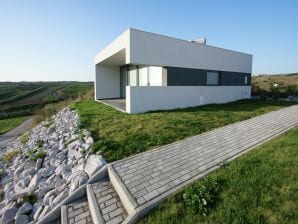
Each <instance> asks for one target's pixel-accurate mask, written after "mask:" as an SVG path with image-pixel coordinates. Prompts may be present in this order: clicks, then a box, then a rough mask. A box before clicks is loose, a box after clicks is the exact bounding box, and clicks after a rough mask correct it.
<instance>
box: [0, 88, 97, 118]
mask: <svg viewBox="0 0 298 224" xmlns="http://www.w3.org/2000/svg"><path fill="white" fill-rule="evenodd" d="M92 86H93V84H92V83H91V82H90V83H87V82H84V83H80V82H25V83H22V82H18V83H13V82H12V83H10V82H9V83H1V82H0V87H1V88H0V119H6V118H8V117H19V116H27V115H32V114H33V113H34V111H36V110H38V109H40V108H42V107H44V106H45V105H47V104H49V103H57V102H58V101H61V100H65V99H69V98H72V97H74V98H75V97H77V96H78V95H80V94H81V93H82V92H83V90H84V91H87V90H90V89H91V88H92ZM64 89H66V90H65V91H66V93H64V92H63V91H64ZM58 93H61V94H58ZM1 102H2V103H1ZM4 102H5V103H4Z"/></svg>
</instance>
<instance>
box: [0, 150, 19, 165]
mask: <svg viewBox="0 0 298 224" xmlns="http://www.w3.org/2000/svg"><path fill="white" fill-rule="evenodd" d="M19 153H20V150H18V149H14V150H11V151H9V152H7V153H6V154H5V155H4V161H5V162H7V163H10V162H11V161H12V160H13V159H14V157H15V156H17V155H18V154H19Z"/></svg>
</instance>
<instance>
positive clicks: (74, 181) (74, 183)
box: [68, 171, 89, 193]
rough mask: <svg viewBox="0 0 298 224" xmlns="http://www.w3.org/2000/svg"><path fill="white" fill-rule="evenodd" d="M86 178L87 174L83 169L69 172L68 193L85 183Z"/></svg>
mask: <svg viewBox="0 0 298 224" xmlns="http://www.w3.org/2000/svg"><path fill="white" fill-rule="evenodd" d="M88 179H89V178H88V174H87V173H85V172H84V171H78V172H76V173H73V174H71V175H70V177H69V178H68V183H70V193H72V192H73V191H75V190H76V189H77V188H78V187H79V186H81V185H83V184H85V183H87V181H88Z"/></svg>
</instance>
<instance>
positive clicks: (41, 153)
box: [32, 151, 47, 161]
mask: <svg viewBox="0 0 298 224" xmlns="http://www.w3.org/2000/svg"><path fill="white" fill-rule="evenodd" d="M46 155H47V154H46V153H45V152H44V151H38V152H37V153H35V155H34V156H33V157H32V160H34V161H36V160H38V159H44V158H45V157H46Z"/></svg>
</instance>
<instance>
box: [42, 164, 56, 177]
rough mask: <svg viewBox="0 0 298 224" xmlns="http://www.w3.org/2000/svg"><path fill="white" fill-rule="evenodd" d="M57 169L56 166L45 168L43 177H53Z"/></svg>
mask: <svg viewBox="0 0 298 224" xmlns="http://www.w3.org/2000/svg"><path fill="white" fill-rule="evenodd" d="M55 169H56V167H54V166H48V167H45V168H44V169H43V171H42V176H43V177H49V176H51V175H52V174H53V173H55Z"/></svg>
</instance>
